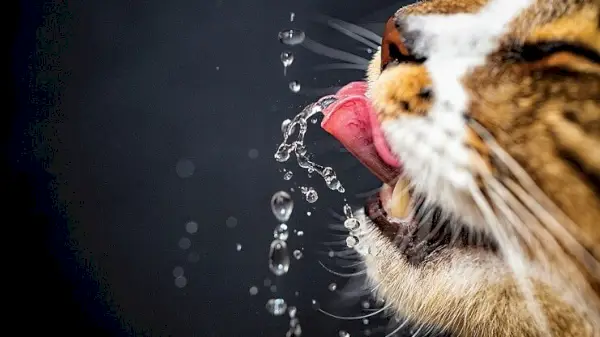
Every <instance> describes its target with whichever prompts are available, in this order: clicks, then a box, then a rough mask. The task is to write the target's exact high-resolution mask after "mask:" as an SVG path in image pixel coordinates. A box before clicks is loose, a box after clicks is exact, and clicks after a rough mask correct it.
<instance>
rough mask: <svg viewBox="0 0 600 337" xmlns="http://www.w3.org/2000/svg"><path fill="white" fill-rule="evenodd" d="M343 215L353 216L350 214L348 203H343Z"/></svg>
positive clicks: (350, 208) (350, 209)
mask: <svg viewBox="0 0 600 337" xmlns="http://www.w3.org/2000/svg"><path fill="white" fill-rule="evenodd" d="M344 215H345V216H346V218H352V217H353V216H354V215H353V214H352V207H350V205H348V204H345V205H344Z"/></svg>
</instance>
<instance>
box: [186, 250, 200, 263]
mask: <svg viewBox="0 0 600 337" xmlns="http://www.w3.org/2000/svg"><path fill="white" fill-rule="evenodd" d="M187 260H188V262H190V263H196V262H198V261H200V254H198V253H197V252H190V253H189V254H188V257H187Z"/></svg>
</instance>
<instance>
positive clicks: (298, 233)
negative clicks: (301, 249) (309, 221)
mask: <svg viewBox="0 0 600 337" xmlns="http://www.w3.org/2000/svg"><path fill="white" fill-rule="evenodd" d="M296 235H297V236H303V235H304V231H298V232H297V233H296Z"/></svg>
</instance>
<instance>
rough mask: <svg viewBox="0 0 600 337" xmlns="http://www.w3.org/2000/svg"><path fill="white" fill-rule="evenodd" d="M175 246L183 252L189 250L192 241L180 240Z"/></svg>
mask: <svg viewBox="0 0 600 337" xmlns="http://www.w3.org/2000/svg"><path fill="white" fill-rule="evenodd" d="M177 245H178V246H179V248H181V249H184V250H185V249H189V248H190V247H191V246H192V240H190V239H188V238H181V239H179V242H178V243H177Z"/></svg>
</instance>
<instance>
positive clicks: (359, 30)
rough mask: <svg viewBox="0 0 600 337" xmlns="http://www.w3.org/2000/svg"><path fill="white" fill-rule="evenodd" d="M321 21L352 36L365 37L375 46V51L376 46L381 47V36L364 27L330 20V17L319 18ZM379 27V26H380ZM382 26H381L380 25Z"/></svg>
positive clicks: (338, 20) (333, 19)
mask: <svg viewBox="0 0 600 337" xmlns="http://www.w3.org/2000/svg"><path fill="white" fill-rule="evenodd" d="M321 19H322V20H326V21H327V23H329V24H330V25H331V24H335V25H337V26H339V27H341V28H344V29H345V30H346V31H349V32H352V33H354V34H357V35H360V36H362V37H365V38H367V39H369V40H371V41H373V42H375V43H376V45H375V49H377V47H378V46H380V45H381V41H382V38H381V36H379V35H378V34H376V33H374V32H373V31H371V30H369V29H367V28H365V27H361V26H358V25H355V24H352V23H349V22H346V21H342V20H340V19H335V18H331V17H327V16H324V15H323V16H321ZM380 25H381V24H380ZM381 26H383V25H381Z"/></svg>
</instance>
